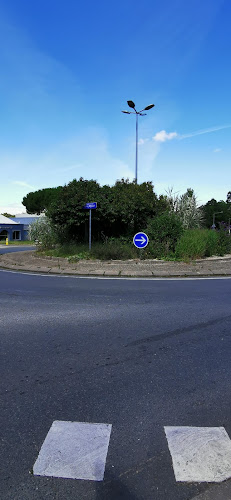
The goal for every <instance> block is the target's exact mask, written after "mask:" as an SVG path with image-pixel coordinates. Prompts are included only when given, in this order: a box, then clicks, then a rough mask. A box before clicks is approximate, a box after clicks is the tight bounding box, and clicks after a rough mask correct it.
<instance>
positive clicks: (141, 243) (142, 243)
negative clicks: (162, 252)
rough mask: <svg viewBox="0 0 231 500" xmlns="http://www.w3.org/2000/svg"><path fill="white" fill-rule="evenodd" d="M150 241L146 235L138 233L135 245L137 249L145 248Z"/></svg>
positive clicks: (134, 241)
mask: <svg viewBox="0 0 231 500" xmlns="http://www.w3.org/2000/svg"><path fill="white" fill-rule="evenodd" d="M148 242H149V239H148V236H147V235H146V234H145V233H136V234H135V236H134V238H133V243H134V245H135V247H137V248H145V247H146V246H147V245H148Z"/></svg>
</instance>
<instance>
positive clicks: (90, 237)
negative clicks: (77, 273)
mask: <svg viewBox="0 0 231 500" xmlns="http://www.w3.org/2000/svg"><path fill="white" fill-rule="evenodd" d="M90 250H91V209H90V210H89V251H90Z"/></svg>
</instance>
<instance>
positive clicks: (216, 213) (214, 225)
mask: <svg viewBox="0 0 231 500" xmlns="http://www.w3.org/2000/svg"><path fill="white" fill-rule="evenodd" d="M218 214H223V210H222V211H221V212H213V225H212V228H213V229H216V224H215V216H216V215H218Z"/></svg>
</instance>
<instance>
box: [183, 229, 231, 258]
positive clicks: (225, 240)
mask: <svg viewBox="0 0 231 500" xmlns="http://www.w3.org/2000/svg"><path fill="white" fill-rule="evenodd" d="M230 251H231V238H230V235H229V234H228V233H227V231H226V230H225V229H223V228H222V229H221V230H220V231H213V230H211V229H189V230H187V231H185V232H184V234H183V235H182V236H181V238H180V240H179V241H178V243H177V245H176V257H177V258H181V259H184V260H189V259H198V258H203V257H211V256H212V255H224V254H225V253H228V252H230Z"/></svg>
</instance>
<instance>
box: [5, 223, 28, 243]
mask: <svg viewBox="0 0 231 500" xmlns="http://www.w3.org/2000/svg"><path fill="white" fill-rule="evenodd" d="M3 231H4V232H7V235H6V234H3V233H2V232H3ZM14 231H18V233H17V236H19V237H18V238H14V234H13V233H14ZM25 233H26V234H25ZM27 233H28V231H24V226H23V224H0V242H3V243H4V242H5V239H6V238H8V240H9V241H21V240H22V241H24V240H26V239H28V238H27V237H26V235H27ZM15 235H16V234H15Z"/></svg>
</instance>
